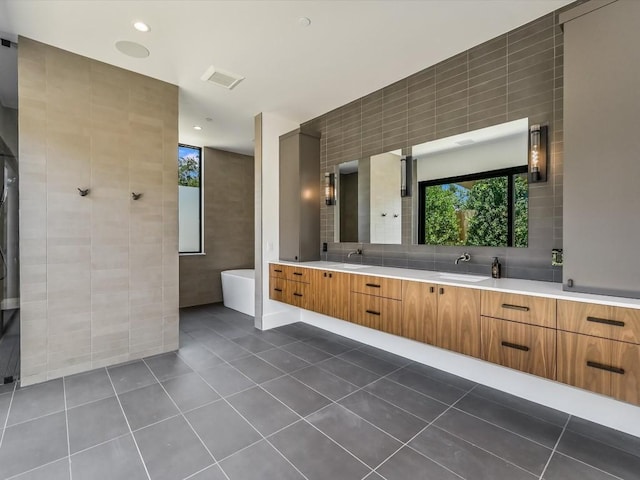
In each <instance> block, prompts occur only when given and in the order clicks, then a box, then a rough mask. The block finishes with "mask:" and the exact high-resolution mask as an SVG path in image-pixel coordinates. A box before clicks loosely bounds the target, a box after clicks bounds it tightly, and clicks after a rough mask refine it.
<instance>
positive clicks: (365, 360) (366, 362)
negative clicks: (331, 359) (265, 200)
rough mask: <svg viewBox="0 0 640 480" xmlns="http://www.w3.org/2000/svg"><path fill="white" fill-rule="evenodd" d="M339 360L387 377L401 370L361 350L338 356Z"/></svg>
mask: <svg viewBox="0 0 640 480" xmlns="http://www.w3.org/2000/svg"><path fill="white" fill-rule="evenodd" d="M338 358H339V359H341V360H345V361H347V362H350V363H353V364H355V365H358V366H359V367H362V368H364V369H366V370H369V371H371V372H373V373H377V374H378V375H387V374H389V373H391V372H393V371H394V370H397V369H398V368H399V367H397V366H396V365H394V364H392V363H389V362H386V361H384V360H382V359H381V358H377V357H372V356H371V355H368V354H366V353H364V352H363V351H361V350H350V351H348V352H345V353H343V354H341V355H338Z"/></svg>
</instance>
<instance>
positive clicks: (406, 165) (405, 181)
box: [400, 155, 413, 197]
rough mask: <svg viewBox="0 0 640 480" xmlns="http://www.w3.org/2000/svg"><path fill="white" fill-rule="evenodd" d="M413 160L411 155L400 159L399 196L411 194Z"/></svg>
mask: <svg viewBox="0 0 640 480" xmlns="http://www.w3.org/2000/svg"><path fill="white" fill-rule="evenodd" d="M412 169H413V160H412V158H411V155H407V156H406V157H402V158H401V159H400V196H401V197H410V196H411V183H412V175H411V173H412Z"/></svg>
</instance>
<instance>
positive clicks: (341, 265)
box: [336, 263, 371, 270]
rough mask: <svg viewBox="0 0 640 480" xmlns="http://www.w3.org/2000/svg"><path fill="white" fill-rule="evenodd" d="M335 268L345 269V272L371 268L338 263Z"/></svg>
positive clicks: (369, 266) (358, 264)
mask: <svg viewBox="0 0 640 480" xmlns="http://www.w3.org/2000/svg"><path fill="white" fill-rule="evenodd" d="M336 267H341V268H346V269H347V270H360V269H361V268H371V265H361V264H360V263H340V264H338V265H336Z"/></svg>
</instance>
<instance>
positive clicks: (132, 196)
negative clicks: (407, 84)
mask: <svg viewBox="0 0 640 480" xmlns="http://www.w3.org/2000/svg"><path fill="white" fill-rule="evenodd" d="M141 196H142V194H141V193H136V192H131V198H133V199H134V200H138V199H139V198H140V197H141Z"/></svg>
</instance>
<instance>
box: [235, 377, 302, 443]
mask: <svg viewBox="0 0 640 480" xmlns="http://www.w3.org/2000/svg"><path fill="white" fill-rule="evenodd" d="M227 400H228V401H229V403H230V404H231V405H232V406H233V407H234V408H235V409H236V410H237V411H238V412H240V415H242V416H243V417H244V418H245V419H246V420H247V421H248V422H249V423H251V425H253V426H254V427H255V428H256V429H257V430H258V431H259V432H260V433H261V434H262V435H265V436H266V435H271V434H272V433H273V432H275V431H277V430H280V429H281V428H284V427H286V426H287V425H291V424H292V423H294V422H295V421H297V420H299V419H300V417H299V416H298V415H296V414H295V413H294V412H292V411H291V409H289V408H287V407H286V406H285V405H283V404H282V402H280V401H278V400H276V399H275V398H273V397H272V396H271V395H269V394H268V393H267V392H265V391H264V390H263V389H261V388H260V387H254V388H251V389H249V390H245V391H244V392H241V393H238V394H236V395H232V396H230V397H228V398H227Z"/></svg>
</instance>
